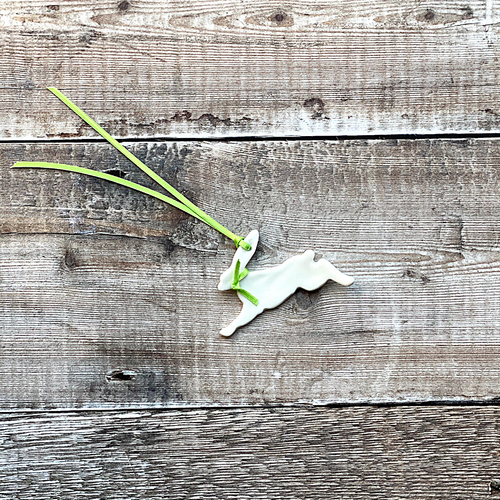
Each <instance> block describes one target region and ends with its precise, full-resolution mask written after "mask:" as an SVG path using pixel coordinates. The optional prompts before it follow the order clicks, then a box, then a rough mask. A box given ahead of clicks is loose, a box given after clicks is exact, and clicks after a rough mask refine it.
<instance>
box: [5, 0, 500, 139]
mask: <svg viewBox="0 0 500 500" xmlns="http://www.w3.org/2000/svg"><path fill="white" fill-rule="evenodd" d="M0 15H1V21H0V22H1V24H2V31H1V33H0V74H1V75H2V76H1V77H0V78H1V83H0V87H1V89H2V91H1V92H0V137H2V138H5V139H12V140H16V139H21V138H24V139H31V138H48V139H52V138H56V139H57V138H62V137H66V138H67V137H69V138H72V137H92V136H94V132H93V131H91V130H90V129H89V127H87V126H86V125H85V124H83V123H82V122H81V120H80V119H79V118H77V117H76V116H75V115H73V113H71V112H70V111H69V110H67V109H65V107H64V105H63V104H61V103H60V102H59V101H58V100H57V99H56V98H55V97H54V96H52V95H51V94H50V93H49V92H48V91H45V90H43V89H44V88H45V87H46V86H49V85H54V86H57V87H59V88H60V89H61V90H63V91H64V92H66V93H67V94H68V95H69V97H70V98H72V99H74V100H75V101H76V102H77V104H79V105H81V106H82V107H83V108H84V109H85V110H86V111H87V112H88V113H89V114H90V115H91V116H92V117H93V118H95V119H96V120H98V121H99V122H100V123H101V124H102V125H103V126H105V127H106V128H108V129H109V131H110V132H111V133H112V134H114V135H115V136H120V137H165V136H170V137H188V136H189V137H201V138H203V137H209V136H210V137H224V136H290V135H296V136H297V135H300V136H314V135H318V134H320V135H321V134H323V135H330V134H345V135H357V134H394V133H396V134H414V133H442V132H459V133H460V132H461V133H463V132H489V131H492V132H498V131H499V130H500V128H499V124H500V118H499V116H500V109H499V107H498V75H499V74H500V72H499V64H500V63H499V59H498V50H497V46H498V33H499V31H498V26H497V23H498V20H497V16H498V5H497V2H495V1H493V0H488V1H487V2H486V3H485V2H482V1H481V2H480V1H476V0H473V1H472V2H460V1H450V2H445V3H443V2H441V3H437V2H433V1H429V0H424V1H417V0H414V1H413V0H412V1H408V2H396V1H388V2H386V1H384V2H380V1H379V2H371V1H368V0H358V1H357V2H342V1H340V0H339V1H336V2H326V1H316V0H309V1H308V2H291V3H286V4H283V3H282V2H278V1H265V2H263V1H257V2H255V1H251V2H250V1H248V0H247V1H243V2H242V1H239V0H238V1H234V0H233V1H222V0H221V1H202V2H184V1H182V2H173V1H172V2H164V1H159V0H156V1H139V0H134V1H131V2H129V1H128V0H124V1H121V2H118V1H104V2H99V3H98V4H97V3H94V5H91V6H89V3H88V2H86V1H84V0H75V1H71V2H62V3H54V4H47V2H45V1H44V2H41V1H30V2H21V1H19V0H17V1H9V0H5V1H3V2H2V5H1V6H0Z"/></svg>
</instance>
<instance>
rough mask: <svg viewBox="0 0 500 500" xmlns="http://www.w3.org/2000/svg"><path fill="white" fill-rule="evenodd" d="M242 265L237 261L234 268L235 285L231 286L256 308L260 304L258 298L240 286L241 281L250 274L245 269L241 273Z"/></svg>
mask: <svg viewBox="0 0 500 500" xmlns="http://www.w3.org/2000/svg"><path fill="white" fill-rule="evenodd" d="M240 266H241V263H240V261H239V260H237V261H236V265H235V266H234V275H233V283H232V284H231V289H232V290H236V291H237V292H240V293H241V295H243V297H246V298H247V299H248V300H249V301H250V302H251V303H252V304H253V305H254V306H256V305H257V304H258V303H259V300H258V299H257V297H255V296H254V295H252V294H251V293H250V292H249V291H248V290H243V288H241V285H240V281H241V280H242V279H243V278H244V277H245V276H246V275H247V274H248V273H249V271H248V269H243V271H242V272H241V273H240Z"/></svg>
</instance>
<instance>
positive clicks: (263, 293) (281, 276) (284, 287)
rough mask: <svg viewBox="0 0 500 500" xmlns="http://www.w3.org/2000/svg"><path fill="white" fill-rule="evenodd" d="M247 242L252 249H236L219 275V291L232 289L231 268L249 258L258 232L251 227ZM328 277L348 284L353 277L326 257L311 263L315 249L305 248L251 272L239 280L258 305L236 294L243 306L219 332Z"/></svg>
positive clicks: (229, 332)
mask: <svg viewBox="0 0 500 500" xmlns="http://www.w3.org/2000/svg"><path fill="white" fill-rule="evenodd" d="M245 241H247V242H248V243H250V245H251V246H252V250H249V251H247V250H244V249H243V248H241V247H240V248H238V249H237V250H236V252H235V255H234V257H233V261H232V263H231V267H230V268H229V269H227V270H226V271H224V273H222V275H221V277H220V282H219V286H218V288H219V290H231V285H232V283H233V277H234V268H235V266H236V262H237V261H238V260H239V261H240V272H241V271H243V269H245V267H246V265H247V264H248V262H249V261H250V259H251V258H252V256H253V254H254V253H255V250H256V248H257V244H258V242H259V232H258V231H257V230H253V231H251V232H250V233H249V235H248V236H247V237H246V238H245ZM328 280H333V281H336V282H337V283H339V284H341V285H344V286H349V285H352V283H353V282H354V278H352V277H351V276H347V275H346V274H343V273H341V272H340V271H339V270H338V269H337V268H336V267H335V266H334V265H333V264H331V263H330V262H328V261H327V260H325V259H320V260H318V261H317V262H314V252H313V251H312V250H306V251H305V252H304V253H303V254H300V255H296V256H294V257H291V258H290V259H288V260H286V261H285V262H283V264H280V265H279V266H276V267H272V268H267V269H262V270H260V271H250V273H249V274H248V275H247V276H246V277H245V278H244V279H243V280H241V282H240V285H241V288H243V289H244V290H247V291H248V292H250V293H251V294H252V295H254V296H255V297H257V299H258V300H259V303H258V305H254V304H252V302H250V301H249V300H248V299H247V298H246V297H244V296H243V295H242V294H241V293H239V292H237V293H238V297H239V299H240V300H241V302H243V308H242V309H241V312H240V314H239V315H238V316H237V317H236V319H235V320H234V321H233V322H232V323H231V324H230V325H228V326H227V327H226V328H223V329H222V330H221V331H220V333H221V335H223V336H225V337H229V336H231V335H232V334H233V333H234V332H235V330H236V329H237V328H239V327H240V326H243V325H246V324H247V323H249V322H250V321H252V320H253V319H254V318H255V317H256V316H258V315H259V314H260V313H261V312H263V311H264V310H265V309H273V308H275V307H277V306H279V305H280V304H281V303H282V302H284V301H285V300H286V299H287V298H288V297H290V295H292V294H293V293H294V292H295V291H296V290H297V288H303V289H304V290H316V289H317V288H320V287H321V286H323V285H324V284H325V283H326V282H327V281H328Z"/></svg>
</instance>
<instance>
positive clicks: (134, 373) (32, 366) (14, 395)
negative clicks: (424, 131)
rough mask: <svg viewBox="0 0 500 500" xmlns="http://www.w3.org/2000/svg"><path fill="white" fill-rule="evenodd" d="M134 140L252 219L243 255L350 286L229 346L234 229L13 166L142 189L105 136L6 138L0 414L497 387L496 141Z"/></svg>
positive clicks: (177, 180) (168, 174) (115, 189)
mask: <svg viewBox="0 0 500 500" xmlns="http://www.w3.org/2000/svg"><path fill="white" fill-rule="evenodd" d="M128 146H129V147H130V148H131V149H132V150H133V151H134V152H135V153H136V154H138V155H139V156H140V157H141V158H142V159H143V160H144V161H146V163H148V164H149V165H150V166H151V167H152V168H154V169H155V170H157V171H158V172H159V173H160V174H161V175H163V176H164V177H165V178H166V179H168V180H170V181H171V182H172V183H174V184H175V185H176V186H177V187H178V188H179V189H180V190H181V191H183V192H184V193H187V194H189V196H190V197H191V198H192V199H193V200H194V201H195V202H196V203H197V204H199V206H201V207H202V208H204V209H206V210H207V211H208V212H209V213H210V214H212V215H213V216H215V217H216V218H217V219H218V220H220V221H221V222H222V223H223V224H225V225H227V226H228V227H230V228H232V229H233V230H235V231H237V232H239V233H241V234H245V233H246V231H248V230H250V229H252V228H258V229H259V230H261V235H262V236H261V237H262V246H261V247H260V250H259V252H258V256H257V260H256V262H254V264H253V266H254V267H255V266H257V267H258V266H268V265H274V264H277V263H279V262H282V261H283V260H284V259H285V258H287V257H289V256H291V255H293V254H296V253H298V252H301V251H303V250H305V249H307V248H313V249H315V250H316V251H317V252H318V253H319V254H321V255H323V256H324V257H326V258H328V259H330V260H331V261H333V262H335V263H336V264H337V265H338V266H339V267H340V268H341V269H342V270H343V271H345V272H347V273H349V274H352V275H354V276H355V277H356V283H355V285H353V286H352V287H351V288H349V289H345V288H342V287H340V286H336V285H334V284H331V283H330V284H328V285H327V286H326V287H325V288H323V289H322V290H320V291H318V292H316V293H312V294H309V293H304V292H299V293H297V294H296V295H295V296H294V297H292V298H291V299H289V300H288V301H287V302H286V303H285V304H284V305H283V306H281V307H280V308H278V309H276V310H274V311H268V312H266V313H264V314H263V315H262V316H260V317H259V318H257V319H256V320H255V321H254V322H253V323H252V324H251V325H249V326H248V327H245V328H244V329H243V330H240V331H239V333H237V334H236V335H235V336H234V337H233V338H231V339H229V340H228V339H222V338H220V337H219V335H218V330H219V329H220V327H221V326H223V325H225V324H227V323H228V322H229V321H230V320H231V319H232V318H233V317H234V316H235V314H236V313H237V311H238V310H239V302H238V300H237V299H236V297H235V296H234V295H233V294H232V293H221V292H218V291H217V290H216V285H217V281H218V275H219V274H220V272H222V271H223V270H224V269H225V267H226V266H227V265H228V263H229V262H230V259H231V256H232V253H233V247H232V243H231V242H229V241H226V240H224V239H223V238H222V237H219V235H218V233H215V232H214V231H213V230H211V229H210V228H208V227H205V226H204V225H202V224H201V223H200V224H197V223H193V221H191V220H189V219H188V218H187V217H186V216H184V215H182V214H180V213H178V212H176V211H174V210H173V209H170V208H169V207H166V206H162V205H161V204H160V203H159V202H158V203H156V202H155V201H154V200H148V199H146V198H145V197H144V196H142V195H140V194H137V193H134V192H130V191H127V190H126V189H125V188H121V187H119V186H114V185H111V184H105V183H103V182H98V181H95V180H93V179H89V178H84V177H78V176H74V175H70V174H65V173H55V172H48V171H20V170H11V169H9V168H8V167H9V166H10V165H11V164H12V163H13V162H14V161H16V160H29V159H39V160H49V159H50V160H51V161H59V162H64V163H74V164H78V165H80V166H90V167H92V168H102V167H104V169H114V170H117V169H119V170H121V171H122V172H124V173H125V174H126V175H127V176H128V178H131V179H133V180H135V181H139V182H143V178H142V177H141V175H142V174H141V175H139V174H137V173H136V172H135V170H134V167H132V166H130V165H129V164H127V161H126V160H125V159H122V158H121V157H120V158H118V157H117V155H116V153H115V152H114V151H112V150H111V148H110V147H109V146H107V145H102V144H95V143H94V144H85V143H83V144H73V145H72V144H17V145H11V146H10V145H3V146H2V150H1V155H0V166H1V168H0V175H1V179H0V230H1V232H2V233H3V234H2V235H1V236H0V331H1V337H0V349H1V360H2V361H1V364H0V377H1V379H2V384H1V385H0V402H1V406H2V407H3V408H65V407H68V408H69V407H83V408H97V407H103V408H113V407H118V408H119V407H129V406H141V407H154V406H165V405H217V404H244V405H246V404H262V403H264V404H267V403H273V402H278V403H288V402H291V403H293V402H295V403H297V402H314V401H316V402H318V401H319V402H325V401H328V402H361V401H414V400H419V401H428V400H452V399H453V400H488V399H490V398H494V397H497V396H498V375H499V369H498V363H497V359H498V354H499V350H500V335H499V328H498V326H499V324H500V316H499V314H500V307H499V305H500V304H499V301H500V285H499V283H500V266H499V262H498V257H499V250H500V246H499V241H500V229H499V227H498V215H497V214H498V206H499V203H500V200H499V196H498V193H499V191H500V171H499V169H498V165H499V161H500V143H499V141H496V140H469V141H467V140H460V141H448V140H444V141H443V140H441V141H428V140H425V141H347V142H328V141H326V142H325V141H313V142H307V141H302V142H293V141H292V142H279V141H275V142H257V143H256V142H251V143H247V142H231V143H217V142H211V143H197V142H191V143H187V142H186V143H169V144H164V143H148V144H139V143H137V144H129V145H128ZM251 265H252V264H251Z"/></svg>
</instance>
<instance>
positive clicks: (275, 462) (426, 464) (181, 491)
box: [0, 406, 500, 500]
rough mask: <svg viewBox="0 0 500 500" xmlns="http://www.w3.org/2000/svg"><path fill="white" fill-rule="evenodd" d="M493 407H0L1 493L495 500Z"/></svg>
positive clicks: (155, 499) (28, 499)
mask: <svg viewBox="0 0 500 500" xmlns="http://www.w3.org/2000/svg"><path fill="white" fill-rule="evenodd" d="M499 418H500V410H499V409H498V407H473V406H472V407H465V408H443V407H417V408H406V407H399V408H344V409H328V408H321V409H320V408H318V409H306V408H294V409H283V408H275V409H247V410H198V411H197V410H191V411H168V412H136V413H134V412H109V413H108V412H105V413H89V412H83V413H62V414H31V415H29V414H28V415H26V414H11V415H9V414H4V415H2V418H1V419H0V477H1V479H2V488H1V490H0V498H1V499H2V500H4V499H5V500H11V499H13V498H16V499H19V500H32V499H39V498H43V499H44V500H59V499H61V498H71V499H74V500H80V499H82V500H83V499H88V498H92V499H94V498H95V499H106V500H122V499H124V498H127V499H128V500H142V499H148V500H159V499H165V498H168V499H179V500H180V499H187V498H189V499H204V500H205V499H206V500H210V499H213V500H215V499H216V500H229V499H236V498H238V499H242V500H250V499H252V500H253V499H262V500H264V499H276V498H280V499H284V500H288V499H290V500H292V499H293V500H298V499H304V498H307V499H311V500H313V499H318V500H324V499H326V498H336V499H337V498H338V499H356V500H358V499H370V500H385V499H388V498H391V499H392V498H394V499H395V498H397V499H408V500H410V499H411V500H414V499H418V500H427V499H433V498H436V499H441V500H463V499H467V500H479V499H486V498H489V499H492V500H494V499H495V498H498V495H499V494H500V493H499V491H498V489H496V490H495V489H491V484H492V483H493V485H494V484H495V483H496V484H498V479H499V470H498V455H499V447H498V442H499V440H500V433H499V429H498V420H499Z"/></svg>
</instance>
